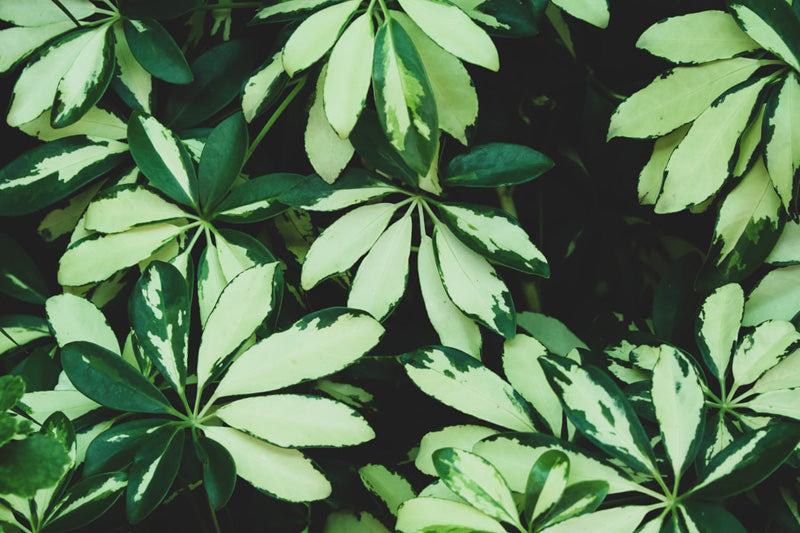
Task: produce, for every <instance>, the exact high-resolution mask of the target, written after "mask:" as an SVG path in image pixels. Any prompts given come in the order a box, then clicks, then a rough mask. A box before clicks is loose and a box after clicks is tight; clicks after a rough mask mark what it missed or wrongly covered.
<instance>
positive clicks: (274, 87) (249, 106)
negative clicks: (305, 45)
mask: <svg viewBox="0 0 800 533" xmlns="http://www.w3.org/2000/svg"><path fill="white" fill-rule="evenodd" d="M285 3H286V2H282V3H280V4H275V5H282V4H285ZM281 56H282V52H278V53H276V54H275V55H273V56H272V57H271V58H270V59H269V60H268V61H267V62H266V63H265V64H264V65H262V66H261V67H260V68H259V69H258V70H257V71H256V73H255V74H253V75H252V76H251V77H250V79H248V80H247V82H246V83H245V86H244V92H243V93H242V112H244V118H245V120H247V122H252V121H253V119H254V118H256V117H257V116H258V115H260V114H261V113H263V112H265V111H266V110H267V109H268V108H269V106H270V105H272V103H274V102H275V100H276V99H277V97H278V94H279V93H280V92H281V90H282V89H283V87H284V85H285V84H286V80H287V77H286V73H285V71H284V70H283V60H282V59H281Z"/></svg>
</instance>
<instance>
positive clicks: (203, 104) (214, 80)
mask: <svg viewBox="0 0 800 533" xmlns="http://www.w3.org/2000/svg"><path fill="white" fill-rule="evenodd" d="M253 51H254V49H253V47H252V46H248V45H247V44H246V43H244V42H242V41H228V42H226V43H223V44H221V45H218V46H215V47H214V48H211V49H210V50H208V51H207V52H205V53H204V54H202V55H201V56H200V57H198V58H197V59H195V60H194V61H193V62H192V65H191V66H192V72H193V73H194V81H193V82H192V83H190V84H189V85H182V86H180V87H174V88H173V90H172V91H171V92H170V94H169V97H168V98H167V103H166V108H165V110H164V111H165V114H164V117H165V119H166V121H167V123H168V124H170V125H171V126H172V127H174V128H175V129H184V128H188V127H191V126H194V125H195V124H198V123H200V122H202V121H203V120H205V119H207V118H209V117H211V116H212V115H214V114H215V113H216V112H217V111H219V110H220V109H222V108H223V107H225V106H226V105H228V104H229V103H230V102H231V101H232V100H233V99H234V98H235V97H236V96H237V95H238V94H239V91H240V90H241V88H242V85H244V82H245V80H247V78H248V77H249V76H250V72H251V70H252V68H253V64H254V61H253Z"/></svg>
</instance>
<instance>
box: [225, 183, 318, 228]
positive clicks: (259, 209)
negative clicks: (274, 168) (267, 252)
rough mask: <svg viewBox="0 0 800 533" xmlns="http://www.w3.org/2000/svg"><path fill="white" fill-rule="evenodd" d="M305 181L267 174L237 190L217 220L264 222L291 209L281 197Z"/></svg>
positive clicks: (235, 188)
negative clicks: (288, 208)
mask: <svg viewBox="0 0 800 533" xmlns="http://www.w3.org/2000/svg"><path fill="white" fill-rule="evenodd" d="M302 179H303V177H302V176H301V175H299V174H289V173H278V174H266V175H264V176H258V177H257V178H252V179H249V180H247V181H245V182H244V183H242V184H241V185H237V186H236V187H234V188H233V189H232V190H231V192H230V193H229V194H228V196H226V197H225V199H224V200H223V201H222V203H220V204H219V205H218V206H217V207H216V212H215V213H214V218H215V219H216V220H221V221H223V222H232V223H239V224H243V223H250V222H260V221H262V220H266V219H268V218H272V217H274V216H277V215H279V214H281V213H283V212H284V211H285V210H286V209H287V205H285V204H284V203H283V202H282V200H281V197H282V195H283V194H284V193H285V192H286V191H288V190H290V189H291V188H292V187H294V186H296V185H297V183H298V182H300V181H301V180H302Z"/></svg>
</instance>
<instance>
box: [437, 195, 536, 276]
mask: <svg viewBox="0 0 800 533" xmlns="http://www.w3.org/2000/svg"><path fill="white" fill-rule="evenodd" d="M437 207H438V208H439V209H438V212H439V215H440V216H441V220H442V221H443V222H444V223H445V224H447V226H448V227H449V228H450V230H451V231H452V232H453V234H454V235H455V236H456V237H458V239H459V240H460V241H461V242H463V243H464V244H466V245H467V246H469V247H470V248H472V249H473V250H475V251H476V252H478V253H479V254H481V255H482V256H484V257H486V258H487V259H489V260H490V261H492V262H493V263H497V264H500V265H503V266H507V267H510V268H513V269H515V270H519V271H521V272H525V273H526V274H533V275H537V276H543V277H548V276H549V275H550V267H549V266H548V265H547V259H545V257H544V255H543V254H542V252H540V251H539V249H538V248H537V247H536V245H534V244H533V243H532V242H531V240H530V238H529V237H528V234H527V233H526V232H525V230H524V229H523V228H522V226H521V225H520V223H519V222H518V221H517V220H516V219H515V218H514V217H512V216H511V215H509V214H508V213H506V212H505V211H503V210H502V209H497V208H494V207H489V206H482V205H473V204H450V203H441V204H439V205H438V206H437Z"/></svg>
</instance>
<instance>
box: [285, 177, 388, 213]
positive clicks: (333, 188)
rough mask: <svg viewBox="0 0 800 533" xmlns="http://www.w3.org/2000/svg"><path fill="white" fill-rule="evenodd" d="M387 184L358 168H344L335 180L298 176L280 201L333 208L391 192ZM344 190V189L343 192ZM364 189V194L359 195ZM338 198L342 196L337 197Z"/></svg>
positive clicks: (310, 207)
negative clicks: (326, 180) (327, 180)
mask: <svg viewBox="0 0 800 533" xmlns="http://www.w3.org/2000/svg"><path fill="white" fill-rule="evenodd" d="M387 187H388V186H387V184H386V183H384V182H382V181H380V180H378V179H376V178H375V177H373V176H372V175H371V174H370V173H369V172H366V171H365V170H363V169H360V168H354V169H351V170H346V171H345V172H344V174H342V175H341V176H340V177H339V178H338V179H337V180H336V181H335V182H334V183H327V182H325V181H324V180H323V179H322V178H320V177H319V176H318V175H316V174H311V175H310V176H306V177H301V176H298V177H297V179H296V181H295V182H294V183H293V184H292V187H291V188H289V189H287V190H286V191H284V192H283V193H282V194H281V196H280V201H281V202H283V203H284V204H286V205H289V206H292V207H295V208H298V209H306V210H309V211H335V210H337V209H341V208H344V207H348V206H350V205H355V204H356V203H360V202H362V201H366V200H372V199H374V198H380V197H382V196H385V195H386V194H388V193H389V192H391V191H383V190H380V191H376V192H377V194H373V193H372V192H371V191H370V189H385V188H387ZM343 191H346V192H343ZM362 192H363V194H361V193H362ZM339 197H342V198H344V200H340V199H339Z"/></svg>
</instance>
